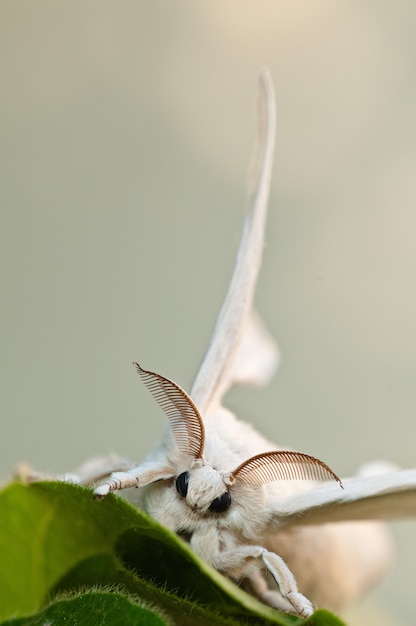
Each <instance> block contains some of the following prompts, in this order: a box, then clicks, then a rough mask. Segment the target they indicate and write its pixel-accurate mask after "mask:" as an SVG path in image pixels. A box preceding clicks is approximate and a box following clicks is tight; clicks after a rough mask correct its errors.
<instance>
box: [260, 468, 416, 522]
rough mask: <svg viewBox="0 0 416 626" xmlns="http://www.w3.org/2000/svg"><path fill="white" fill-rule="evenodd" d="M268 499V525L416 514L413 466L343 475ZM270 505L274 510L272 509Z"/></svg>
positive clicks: (415, 484)
mask: <svg viewBox="0 0 416 626" xmlns="http://www.w3.org/2000/svg"><path fill="white" fill-rule="evenodd" d="M342 484H343V486H344V489H340V487H339V485H337V484H335V483H334V484H332V483H326V484H324V485H321V486H319V487H316V488H313V489H311V490H310V491H306V492H302V493H299V494H298V495H296V496H291V497H288V498H283V499H281V500H279V501H278V500H277V499H276V500H275V501H274V502H271V503H270V508H271V516H270V525H271V526H273V527H274V528H276V527H278V528H283V527H284V528H287V527H289V526H295V525H296V526H298V525H305V524H308V525H310V524H322V523H327V522H342V521H351V520H371V519H385V520H391V519H398V518H403V517H412V516H415V515H416V469H411V470H400V471H396V472H392V473H388V474H385V473H383V474H379V475H375V476H357V477H354V478H347V479H343V481H342ZM273 508H274V511H273Z"/></svg>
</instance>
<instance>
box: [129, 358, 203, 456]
mask: <svg viewBox="0 0 416 626" xmlns="http://www.w3.org/2000/svg"><path fill="white" fill-rule="evenodd" d="M134 365H135V367H136V369H137V371H138V372H139V374H140V377H141V379H142V381H143V382H144V384H145V385H146V387H147V388H148V390H149V391H150V393H151V394H152V396H153V397H154V399H155V400H156V402H157V403H158V404H159V406H160V407H161V409H162V411H163V412H164V414H165V415H166V417H167V418H168V420H169V423H170V426H171V428H172V432H173V435H174V437H175V440H176V444H177V446H178V448H179V450H180V451H181V452H185V454H189V455H191V456H193V457H194V458H195V459H200V458H201V457H202V452H203V450H204V443H205V430H204V424H203V422H202V417H201V415H200V413H199V411H198V409H197V408H196V406H195V404H194V403H193V402H192V400H191V398H190V397H189V396H188V394H187V393H186V391H184V390H183V389H182V388H181V387H179V385H177V384H176V383H174V382H173V381H172V380H169V378H165V377H164V376H161V375H160V374H156V373H155V372H148V371H147V370H144V369H143V368H142V367H140V365H139V364H138V363H134Z"/></svg>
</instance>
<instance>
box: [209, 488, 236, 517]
mask: <svg viewBox="0 0 416 626" xmlns="http://www.w3.org/2000/svg"><path fill="white" fill-rule="evenodd" d="M230 504H231V494H230V492H229V491H226V492H225V493H223V494H222V496H220V497H219V498H215V500H213V501H212V502H211V504H210V507H209V510H210V511H213V513H224V511H226V510H227V509H228V507H229V506H230Z"/></svg>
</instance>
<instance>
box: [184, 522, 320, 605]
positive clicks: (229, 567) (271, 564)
mask: <svg viewBox="0 0 416 626" xmlns="http://www.w3.org/2000/svg"><path fill="white" fill-rule="evenodd" d="M221 544H222V546H225V549H224V548H223V549H222V550H221V549H220V545H221ZM191 546H192V548H193V549H194V550H195V552H196V553H197V554H199V556H201V557H202V558H204V559H205V560H207V561H208V562H209V563H210V564H211V565H212V566H213V567H215V568H216V569H218V570H220V571H221V572H224V573H225V574H227V575H228V576H229V577H230V578H233V579H235V580H241V579H242V578H249V579H251V581H252V582H253V583H254V584H253V586H254V587H255V585H256V582H257V588H258V590H259V592H260V594H261V595H262V596H263V601H265V602H267V603H268V604H272V606H276V604H278V602H277V593H276V595H273V596H272V595H271V594H270V593H267V590H266V588H264V587H259V579H258V578H257V579H256V578H255V577H254V578H252V576H253V569H251V568H250V561H251V560H252V559H256V560H258V559H261V560H262V561H263V563H264V565H265V566H266V568H267V569H268V571H269V572H270V573H271V574H272V576H273V578H274V579H275V581H276V583H277V585H278V587H279V591H280V593H281V595H282V597H283V598H284V599H285V600H287V601H288V603H290V605H289V606H288V605H286V606H283V605H282V603H280V604H279V605H278V607H276V608H282V609H283V610H286V611H287V610H289V611H290V612H292V613H293V612H295V613H296V614H298V615H301V616H302V617H308V616H309V615H311V614H312V613H313V607H312V603H311V602H310V601H309V600H308V599H307V598H305V596H304V595H302V594H301V593H300V592H299V591H298V587H297V584H296V581H295V577H294V576H293V574H292V572H291V571H290V569H289V568H288V566H287V565H286V563H285V562H284V560H283V559H282V558H281V557H280V556H277V554H274V553H273V552H269V551H268V550H266V549H265V548H263V547H262V546H256V545H254V546H253V545H236V544H235V542H234V541H233V540H232V538H231V537H230V536H228V537H227V535H225V534H222V536H221V541H220V535H219V533H218V531H217V529H212V530H211V532H209V531H208V532H206V531H205V532H204V533H198V532H194V534H193V536H192V539H191ZM254 576H255V575H254ZM272 593H273V592H272Z"/></svg>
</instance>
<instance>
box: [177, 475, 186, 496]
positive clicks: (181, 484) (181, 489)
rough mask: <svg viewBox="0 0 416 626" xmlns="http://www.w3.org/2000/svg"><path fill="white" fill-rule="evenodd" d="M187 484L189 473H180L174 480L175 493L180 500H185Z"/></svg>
mask: <svg viewBox="0 0 416 626" xmlns="http://www.w3.org/2000/svg"><path fill="white" fill-rule="evenodd" d="M188 483H189V472H182V474H179V476H178V478H177V479H176V483H175V485H176V491H177V492H178V493H179V495H180V496H182V498H186V494H187V493H188Z"/></svg>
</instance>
